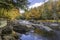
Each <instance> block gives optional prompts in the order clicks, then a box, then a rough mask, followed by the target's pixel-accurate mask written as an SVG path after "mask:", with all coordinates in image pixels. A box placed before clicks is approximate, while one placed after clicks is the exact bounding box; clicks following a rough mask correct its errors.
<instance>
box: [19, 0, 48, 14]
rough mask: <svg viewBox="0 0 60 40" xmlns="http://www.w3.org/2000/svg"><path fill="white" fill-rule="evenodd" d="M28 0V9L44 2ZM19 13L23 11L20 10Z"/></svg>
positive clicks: (41, 0) (42, 0)
mask: <svg viewBox="0 0 60 40" xmlns="http://www.w3.org/2000/svg"><path fill="white" fill-rule="evenodd" d="M28 1H29V2H30V5H29V6H28V8H29V9H31V8H35V7H38V6H41V5H43V4H44V0H28ZM47 1H48V0H45V2H47ZM20 13H24V11H23V10H21V11H20Z"/></svg>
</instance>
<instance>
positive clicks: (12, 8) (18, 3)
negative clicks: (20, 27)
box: [0, 0, 28, 19]
mask: <svg viewBox="0 0 60 40" xmlns="http://www.w3.org/2000/svg"><path fill="white" fill-rule="evenodd" d="M27 4H28V1H27V0H0V17H6V18H7V19H14V18H15V17H16V16H17V15H19V8H20V9H24V10H25V9H26V8H27ZM14 12H15V13H14ZM16 14H17V15H16ZM12 17H14V18H12Z"/></svg>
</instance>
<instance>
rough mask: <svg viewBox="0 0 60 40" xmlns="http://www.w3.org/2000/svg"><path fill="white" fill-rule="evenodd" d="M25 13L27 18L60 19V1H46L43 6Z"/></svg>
mask: <svg viewBox="0 0 60 40" xmlns="http://www.w3.org/2000/svg"><path fill="white" fill-rule="evenodd" d="M23 15H24V16H25V17H26V19H38V20H40V19H41V20H46V19H48V20H49V19H50V20H52V19H53V20H54V19H60V1H56V2H55V1H54V2H53V1H51V0H50V1H48V2H46V3H44V4H43V5H42V6H39V7H37V8H32V9H31V10H29V11H26V12H25V14H23Z"/></svg>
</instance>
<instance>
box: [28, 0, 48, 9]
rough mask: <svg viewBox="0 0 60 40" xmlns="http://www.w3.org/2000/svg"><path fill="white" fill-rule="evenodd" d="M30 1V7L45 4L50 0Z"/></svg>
mask: <svg viewBox="0 0 60 40" xmlns="http://www.w3.org/2000/svg"><path fill="white" fill-rule="evenodd" d="M28 1H29V2H30V5H29V8H34V7H38V6H40V5H42V4H44V1H45V2H47V1H48V0H28Z"/></svg>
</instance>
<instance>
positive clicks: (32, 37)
mask: <svg viewBox="0 0 60 40" xmlns="http://www.w3.org/2000/svg"><path fill="white" fill-rule="evenodd" d="M21 40H47V38H45V37H42V36H39V35H37V34H34V33H29V34H28V35H25V34H22V36H21Z"/></svg>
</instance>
